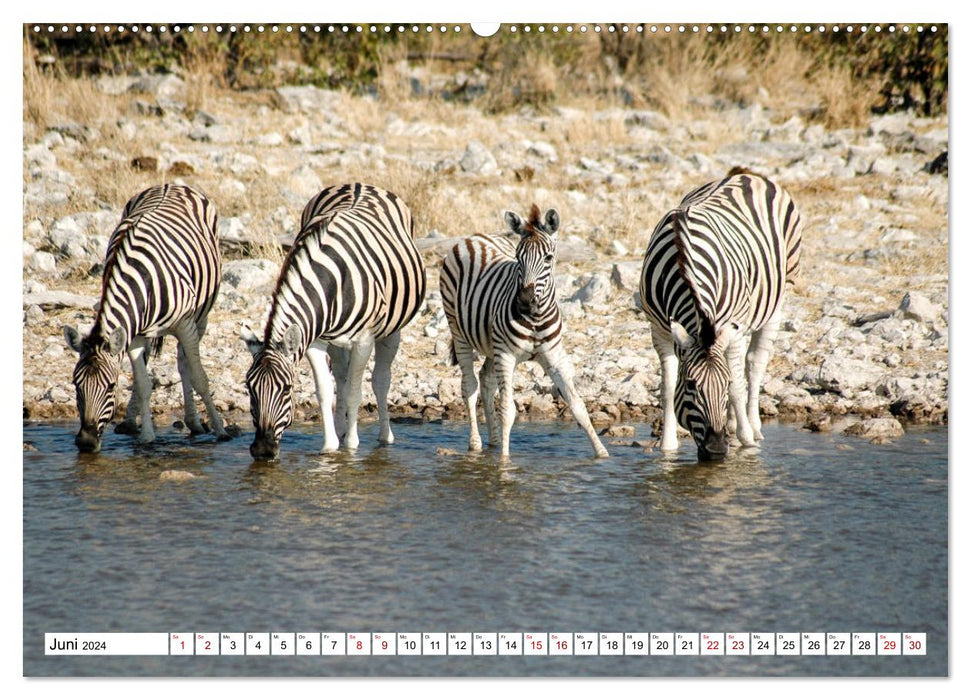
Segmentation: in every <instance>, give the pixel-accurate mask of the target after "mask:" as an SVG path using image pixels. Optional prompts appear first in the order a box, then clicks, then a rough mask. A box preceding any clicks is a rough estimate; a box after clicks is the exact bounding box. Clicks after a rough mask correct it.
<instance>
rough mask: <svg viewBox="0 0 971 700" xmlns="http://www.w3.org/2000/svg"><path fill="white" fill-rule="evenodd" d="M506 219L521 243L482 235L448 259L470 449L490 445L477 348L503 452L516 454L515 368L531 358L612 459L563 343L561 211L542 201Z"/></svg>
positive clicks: (446, 297)
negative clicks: (484, 434) (557, 272)
mask: <svg viewBox="0 0 971 700" xmlns="http://www.w3.org/2000/svg"><path fill="white" fill-rule="evenodd" d="M505 222H506V225H507V226H508V228H509V230H510V231H512V232H513V233H515V234H518V235H519V237H520V238H519V242H518V244H517V245H515V246H514V245H513V244H512V243H511V242H510V241H509V240H508V239H507V238H505V236H503V235H501V234H476V235H474V236H471V237H470V238H466V239H464V240H463V241H461V242H460V243H458V244H457V245H455V246H454V247H453V248H452V249H451V251H449V253H448V255H446V257H445V259H444V261H443V262H442V272H441V291H442V304H443V306H444V308H445V315H446V317H447V318H448V325H449V329H450V330H451V332H452V357H453V362H455V363H457V364H458V365H459V366H460V367H461V369H462V397H463V398H464V399H465V404H466V407H467V408H468V412H469V426H470V434H469V449H470V450H473V451H478V450H480V449H482V439H481V437H480V436H479V428H478V424H477V418H476V402H477V399H478V394H479V382H477V381H476V376H475V367H474V365H473V362H474V359H475V353H479V354H481V355H483V356H484V357H485V361H484V363H483V365H482V369H481V371H480V373H479V380H480V381H481V384H482V389H483V404H484V407H485V417H486V425H487V428H488V431H489V443H490V444H491V445H493V446H494V445H496V443H497V442H498V440H497V437H499V436H497V429H498V431H499V433H500V434H501V447H502V455H503V456H507V455H508V454H509V433H510V431H511V429H512V424H513V421H514V420H515V418H516V406H515V404H514V403H513V371H514V370H515V367H516V365H517V364H518V363H519V362H522V361H523V360H536V361H538V362H539V363H540V365H542V367H543V369H545V370H546V372H547V374H549V375H550V377H551V378H552V379H553V383H554V384H555V385H556V388H557V389H558V390H559V392H560V394H561V395H562V396H563V398H565V399H566V401H567V403H568V404H569V406H570V410H571V411H572V412H573V417H574V418H575V419H576V421H577V423H578V424H579V425H580V427H581V428H583V430H584V431H585V432H586V433H587V437H588V438H589V439H590V443H591V444H592V446H593V450H594V453H595V454H596V455H597V456H598V457H606V456H607V450H606V449H605V448H604V446H603V445H602V444H601V442H600V439H599V438H598V437H597V433H596V432H595V431H594V429H593V425H591V423H590V417H589V416H588V415H587V409H586V407H585V406H584V405H583V400H582V399H581V398H580V396H579V394H577V391H576V389H575V388H574V386H573V365H572V364H571V363H570V359H569V357H567V354H566V350H564V348H563V320H562V318H561V316H560V308H559V306H558V305H557V303H556V287H555V285H554V282H553V265H554V262H555V259H556V232H557V231H558V230H559V227H560V217H559V214H558V213H557V212H556V210H555V209H550V210H549V211H547V212H546V214H545V215H544V216H543V217H542V219H541V218H540V212H539V208H538V207H537V206H536V205H535V204H534V205H533V207H532V209H531V210H530V213H529V219H528V220H527V221H523V219H522V218H521V217H520V216H519V215H518V214H516V213H514V212H506V214H505ZM497 387H498V390H499V420H498V425H497V421H496V419H495V394H496V388H497Z"/></svg>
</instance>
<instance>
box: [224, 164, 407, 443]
mask: <svg viewBox="0 0 971 700" xmlns="http://www.w3.org/2000/svg"><path fill="white" fill-rule="evenodd" d="M300 225H301V230H300V233H299V234H298V235H297V237H296V239H295V241H294V243H293V248H292V249H291V250H290V252H289V254H288V255H287V257H286V260H284V262H283V267H282V269H281V271H280V277H279V279H278V281H277V286H276V290H275V292H274V293H273V300H272V303H271V307H270V315H269V318H268V320H267V323H266V328H265V330H264V333H263V339H262V340H260V339H259V338H258V337H257V336H256V335H255V334H254V333H253V331H251V330H250V329H249V328H248V327H244V329H243V334H242V336H243V340H244V342H245V343H246V345H247V347H248V348H249V350H250V352H251V353H252V354H253V363H252V365H251V366H250V369H249V371H248V372H247V373H246V385H247V387H248V389H249V394H250V412H251V413H252V416H253V424H254V426H255V428H256V436H255V438H254V440H253V444H252V445H251V446H250V454H251V455H252V456H253V458H254V459H275V458H276V457H277V456H278V455H279V452H280V438H281V436H282V435H283V431H284V430H285V429H286V428H287V427H288V426H289V425H290V423H291V422H292V421H293V382H294V367H295V365H296V363H297V362H298V361H299V360H300V358H302V357H304V356H305V355H306V357H307V360H308V361H309V362H310V367H311V370H312V371H313V375H314V383H315V385H316V390H317V400H318V402H319V403H320V410H321V418H322V420H323V424H324V445H323V448H322V451H330V450H336V449H337V448H338V447H339V445H340V437H339V434H340V433H339V432H338V431H341V432H343V430H344V429H345V426H346V434H345V435H344V443H345V445H346V446H347V447H350V448H356V447H357V446H358V444H359V439H358V434H357V412H358V408H359V407H360V405H361V380H362V375H363V374H364V369H365V366H366V365H367V362H368V359H369V358H370V356H371V351H372V349H373V350H374V371H373V374H372V386H373V388H374V394H375V398H376V399H377V408H378V417H379V420H380V440H381V442H383V443H385V444H390V443H392V442H393V441H394V435H393V434H392V432H391V423H390V420H389V418H388V407H387V404H388V390H389V388H390V386H391V362H392V360H394V357H395V354H396V353H397V352H398V344H399V342H400V338H401V329H402V328H404V326H405V325H406V324H407V323H408V322H409V321H411V319H412V318H413V317H414V316H415V314H416V313H417V311H418V308H419V306H421V303H422V301H423V299H424V297H425V268H424V265H423V264H422V260H421V256H420V255H419V253H418V250H417V249H416V248H415V244H414V241H413V236H414V225H413V223H412V218H411V211H410V210H409V209H408V206H407V205H406V204H405V203H404V202H403V201H402V200H401V199H400V198H399V197H398V196H397V195H395V194H392V193H391V192H387V191H385V190H383V189H381V188H379V187H375V186H373V185H365V184H361V183H355V184H346V185H337V186H333V187H328V188H326V189H324V190H323V191H321V192H320V193H319V194H318V195H317V196H315V197H314V198H313V199H311V200H310V202H309V203H308V204H307V206H306V207H305V208H304V211H303V215H302V217H301V220H300ZM329 361H330V362H331V363H332V364H333V370H334V375H333V376H332V374H331V369H330V367H328V364H329ZM334 376H336V378H337V413H338V416H337V422H336V423H335V419H334V393H335V382H334Z"/></svg>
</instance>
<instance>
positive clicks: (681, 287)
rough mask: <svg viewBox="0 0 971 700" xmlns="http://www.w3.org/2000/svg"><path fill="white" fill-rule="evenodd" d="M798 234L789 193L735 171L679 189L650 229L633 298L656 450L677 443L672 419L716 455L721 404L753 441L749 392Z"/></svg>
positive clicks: (767, 352) (723, 417)
mask: <svg viewBox="0 0 971 700" xmlns="http://www.w3.org/2000/svg"><path fill="white" fill-rule="evenodd" d="M801 241H802V233H801V227H800V220H799V213H798V212H797V210H796V207H795V204H793V202H792V198H791V197H790V196H789V193H788V192H786V191H785V190H784V189H783V188H782V187H780V186H779V185H777V184H775V183H773V182H772V181H771V180H768V179H766V178H764V177H761V176H759V175H756V174H754V173H750V172H747V171H744V170H741V169H733V170H732V171H731V172H730V173H729V174H728V176H727V177H725V178H724V179H722V180H718V181H715V182H710V183H708V184H707V185H704V186H702V187H699V188H698V189H696V190H694V191H692V192H691V193H689V194H688V195H687V196H685V198H684V199H683V200H682V201H681V205H680V206H679V207H678V208H677V209H675V210H673V211H671V212H668V214H667V215H665V216H664V218H663V219H661V222H660V223H659V224H658V225H657V228H655V229H654V233H653V235H652V236H651V240H650V242H649V243H648V246H647V252H646V254H645V256H644V266H643V269H642V272H641V283H640V298H641V306H642V307H643V309H644V310H645V311H646V312H647V314H648V316H649V319H650V321H651V326H652V339H653V342H654V348H655V349H656V350H657V354H658V358H659V359H660V362H661V393H662V408H663V412H664V416H663V421H664V425H663V429H662V435H661V449H662V450H675V449H677V447H678V438H677V423H680V424H681V425H682V426H683V427H684V428H685V429H687V430H688V431H689V432H690V433H691V435H692V437H693V438H694V441H695V443H696V444H697V446H698V451H699V455H700V456H702V457H706V456H709V457H718V456H722V455H724V454H725V453H726V452H727V449H728V445H727V432H728V429H727V426H728V419H727V412H728V411H727V409H728V404H729V402H730V404H731V409H732V413H733V414H734V420H735V422H736V434H737V436H738V439H739V440H740V441H741V443H742V445H746V446H751V445H755V444H757V441H759V440H761V439H762V432H761V427H762V424H761V420H760V419H759V400H758V399H759V390H760V387H761V384H762V379H763V377H764V375H765V368H766V365H767V364H768V362H769V358H770V356H771V354H772V343H773V340H774V339H775V336H776V333H777V332H778V329H779V322H780V318H781V315H782V307H783V300H784V297H785V292H786V283H789V282H792V281H793V279H794V276H795V274H796V272H797V270H798V268H799V254H800V245H801ZM749 336H751V345H749ZM746 349H747V357H746V358H745V368H744V369H743V366H742V362H743V355H745V354H746ZM746 392H747V393H746Z"/></svg>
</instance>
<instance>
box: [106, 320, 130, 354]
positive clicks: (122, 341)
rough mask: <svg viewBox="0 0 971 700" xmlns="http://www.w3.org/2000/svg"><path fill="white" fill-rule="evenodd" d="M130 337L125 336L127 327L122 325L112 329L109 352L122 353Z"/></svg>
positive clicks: (109, 338)
mask: <svg viewBox="0 0 971 700" xmlns="http://www.w3.org/2000/svg"><path fill="white" fill-rule="evenodd" d="M127 340H128V338H127V337H126V336H125V329H124V328H121V327H120V326H119V327H118V328H116V329H115V330H113V331H111V333H110V334H109V335H108V352H110V353H111V354H112V355H120V354H121V353H123V352H124V351H125V345H126V344H127V343H126V341H127Z"/></svg>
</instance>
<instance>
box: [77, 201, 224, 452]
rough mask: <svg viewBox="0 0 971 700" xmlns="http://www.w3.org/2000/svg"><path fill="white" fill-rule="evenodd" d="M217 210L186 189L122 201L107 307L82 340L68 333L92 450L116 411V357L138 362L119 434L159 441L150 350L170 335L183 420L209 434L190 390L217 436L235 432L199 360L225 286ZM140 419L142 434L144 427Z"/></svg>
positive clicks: (107, 270) (83, 440) (87, 447)
mask: <svg viewBox="0 0 971 700" xmlns="http://www.w3.org/2000/svg"><path fill="white" fill-rule="evenodd" d="M219 280H220V264H219V247H218V242H217V240H216V209H215V207H214V206H213V205H212V204H211V203H210V202H209V200H208V199H206V197H205V195H203V194H202V193H201V192H198V191H197V190H194V189H192V188H191V187H186V186H183V185H161V186H157V187H151V188H149V189H147V190H145V191H144V192H142V193H141V194H138V195H136V196H135V197H133V198H132V199H131V200H130V201H129V202H128V204H126V205H125V209H124V212H123V213H122V219H121V223H119V224H118V226H117V228H115V231H114V233H112V235H111V239H110V240H109V242H108V252H107V254H106V256H105V264H104V277H103V281H102V288H101V303H100V305H99V308H98V314H97V317H96V319H95V322H94V327H93V328H92V329H91V332H90V333H89V334H88V335H87V336H86V337H84V338H82V337H81V335H80V334H79V333H78V331H77V330H75V329H74V328H72V327H69V326H65V327H64V337H65V338H66V340H67V342H68V345H70V347H71V348H73V349H74V350H75V351H77V352H78V353H79V354H80V359H79V360H78V363H77V366H76V367H75V370H74V384H75V387H76V389H77V400H78V412H79V414H80V417H81V429H80V431H79V432H78V435H77V438H76V440H75V443H76V444H77V446H78V448H79V449H81V450H82V451H86V452H96V451H97V450H98V449H100V447H101V436H102V434H103V432H104V429H105V426H106V425H107V424H108V422H109V421H110V420H111V418H112V416H113V415H114V388H115V382H116V381H117V379H118V372H119V357H120V356H121V354H122V353H125V352H127V353H128V356H129V359H130V360H131V364H132V372H133V374H134V383H133V388H132V398H131V401H130V402H129V404H128V411H127V415H126V418H125V421H124V423H122V424H121V425H120V426H119V427H118V431H119V432H136V431H138V432H139V441H140V442H152V441H153V440H154V439H155V431H154V428H153V426H152V411H151V405H150V401H149V399H150V396H151V390H152V381H151V379H150V377H149V376H148V370H147V366H146V365H147V360H148V351H149V346H150V345H153V346H155V347H156V349H157V348H158V347H160V342H161V338H162V336H163V335H174V336H175V337H176V338H177V339H178V365H179V373H180V375H181V377H182V391H183V398H184V400H185V422H186V425H187V426H188V427H189V429H190V430H191V431H192V432H193V433H201V432H204V431H205V428H204V426H203V424H202V422H201V421H200V420H199V414H198V412H197V411H196V408H195V399H194V397H193V393H192V392H193V389H194V390H195V391H196V392H197V393H198V394H199V395H200V396H201V397H202V400H203V403H204V404H205V406H206V411H207V412H208V415H209V420H210V422H211V424H212V429H213V431H214V432H215V433H216V434H217V435H218V436H219V437H220V438H226V437H228V435H227V434H226V431H225V430H224V428H223V423H222V419H221V418H220V416H219V413H218V412H217V411H216V408H215V406H214V405H213V403H212V397H211V396H210V393H209V380H208V378H207V376H206V373H205V370H203V368H202V364H201V362H200V360H199V341H200V339H201V338H202V336H203V335H204V333H205V330H206V319H207V317H208V314H209V310H210V309H211V308H212V305H213V302H214V301H215V299H216V294H217V292H218V290H219ZM139 418H140V419H141V428H140V429H139V428H138V427H137V423H138V419H139Z"/></svg>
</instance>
